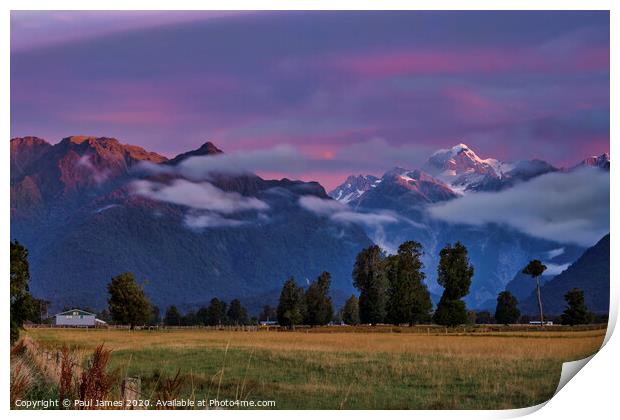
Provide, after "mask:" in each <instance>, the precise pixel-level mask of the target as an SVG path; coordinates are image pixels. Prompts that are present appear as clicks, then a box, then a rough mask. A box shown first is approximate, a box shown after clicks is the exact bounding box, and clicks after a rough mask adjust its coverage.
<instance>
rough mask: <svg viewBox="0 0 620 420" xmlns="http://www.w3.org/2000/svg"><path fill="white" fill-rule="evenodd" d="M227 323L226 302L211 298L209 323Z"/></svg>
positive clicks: (208, 312) (208, 313)
mask: <svg viewBox="0 0 620 420" xmlns="http://www.w3.org/2000/svg"><path fill="white" fill-rule="evenodd" d="M225 323H226V302H224V301H223V300H219V299H218V298H213V299H211V302H209V306H208V307H207V325H223V324H225Z"/></svg>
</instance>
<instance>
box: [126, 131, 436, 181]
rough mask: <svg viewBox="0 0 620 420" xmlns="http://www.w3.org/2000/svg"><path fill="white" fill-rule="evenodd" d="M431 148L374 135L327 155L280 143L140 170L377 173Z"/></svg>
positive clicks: (194, 174) (193, 175) (202, 175)
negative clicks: (386, 166) (303, 150)
mask: <svg viewBox="0 0 620 420" xmlns="http://www.w3.org/2000/svg"><path fill="white" fill-rule="evenodd" d="M433 150H434V149H433V148H432V147H428V146H417V145H402V146H393V145H390V144H389V143H388V142H386V141H385V140H383V139H380V138H374V139H370V140H367V141H362V142H357V143H352V144H348V145H346V146H342V147H340V148H339V149H337V150H334V151H333V152H330V154H329V156H328V157H326V156H317V155H311V154H307V153H304V152H302V151H301V150H300V149H299V148H297V147H294V146H291V145H287V144H282V145H278V146H274V147H271V148H267V149H260V150H247V151H237V152H231V153H219V154H213V155H204V156H191V157H189V158H187V159H185V160H183V161H181V162H180V163H178V164H177V165H175V166H169V165H158V164H153V163H150V162H142V163H140V164H139V165H138V168H139V170H143V171H146V172H149V173H154V174H176V175H180V176H182V177H184V178H188V179H191V180H194V181H196V180H208V179H210V178H211V176H212V174H214V173H219V174H230V175H237V174H249V173H261V172H267V173H283V174H288V175H290V176H303V175H304V174H307V173H309V172H312V173H315V172H317V171H318V172H338V173H340V172H343V171H344V172H351V173H358V172H360V173H365V174H366V173H376V174H381V173H383V172H384V171H385V169H386V168H385V162H392V163H393V164H394V165H401V166H405V167H412V166H419V165H421V164H422V157H423V156H428V155H429V154H430V153H431V152H432V151H433Z"/></svg>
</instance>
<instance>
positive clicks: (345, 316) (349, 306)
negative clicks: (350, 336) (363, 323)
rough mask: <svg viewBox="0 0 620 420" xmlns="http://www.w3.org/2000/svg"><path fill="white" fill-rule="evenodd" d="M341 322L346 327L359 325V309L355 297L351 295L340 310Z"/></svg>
mask: <svg viewBox="0 0 620 420" xmlns="http://www.w3.org/2000/svg"><path fill="white" fill-rule="evenodd" d="M342 321H343V322H344V323H345V324H347V325H357V324H359V323H360V307H359V303H358V300H357V296H355V295H351V297H350V298H349V299H347V301H346V302H345V304H344V307H343V308H342Z"/></svg>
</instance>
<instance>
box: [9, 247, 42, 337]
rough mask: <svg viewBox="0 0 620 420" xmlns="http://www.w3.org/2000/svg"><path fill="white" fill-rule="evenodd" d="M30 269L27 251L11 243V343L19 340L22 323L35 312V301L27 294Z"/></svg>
mask: <svg viewBox="0 0 620 420" xmlns="http://www.w3.org/2000/svg"><path fill="white" fill-rule="evenodd" d="M29 282H30V268H29V266H28V250H27V249H26V247H24V246H23V245H22V244H20V243H19V242H18V241H13V242H11V281H10V283H11V295H10V298H11V306H10V312H11V322H10V324H11V328H10V329H11V338H10V341H11V343H14V342H15V341H16V340H17V339H18V338H19V331H20V329H21V328H22V326H23V324H24V321H26V320H28V319H29V318H32V317H33V316H34V314H35V312H36V305H35V301H34V299H33V298H32V296H31V295H30V293H29V287H28V283H29Z"/></svg>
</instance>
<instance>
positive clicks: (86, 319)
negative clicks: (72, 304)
mask: <svg viewBox="0 0 620 420" xmlns="http://www.w3.org/2000/svg"><path fill="white" fill-rule="evenodd" d="M54 317H55V324H56V325H57V326H59V327H62V326H67V327H95V326H98V325H105V322H104V321H102V320H100V319H97V318H96V316H95V314H93V313H90V312H86V311H83V310H81V309H71V310H68V311H65V312H61V313H59V314H56V315H55V316H54Z"/></svg>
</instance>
